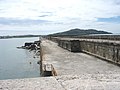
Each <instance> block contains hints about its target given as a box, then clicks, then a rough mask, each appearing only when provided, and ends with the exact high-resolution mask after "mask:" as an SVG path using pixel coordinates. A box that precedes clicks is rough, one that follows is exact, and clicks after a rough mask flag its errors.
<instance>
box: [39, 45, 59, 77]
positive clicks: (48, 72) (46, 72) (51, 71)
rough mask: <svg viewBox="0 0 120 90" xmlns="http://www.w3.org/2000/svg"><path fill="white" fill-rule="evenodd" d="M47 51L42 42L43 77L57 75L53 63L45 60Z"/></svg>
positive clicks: (41, 62) (41, 61)
mask: <svg viewBox="0 0 120 90" xmlns="http://www.w3.org/2000/svg"><path fill="white" fill-rule="evenodd" d="M44 55H45V52H44V48H43V45H42V43H40V61H39V64H40V75H41V76H43V77H47V76H57V73H56V70H55V68H54V67H53V65H52V64H50V63H48V62H45V61H46V58H45V57H44Z"/></svg>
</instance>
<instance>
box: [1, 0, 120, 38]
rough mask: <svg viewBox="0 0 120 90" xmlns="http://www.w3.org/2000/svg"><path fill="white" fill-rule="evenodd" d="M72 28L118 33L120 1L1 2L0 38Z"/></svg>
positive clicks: (48, 32) (119, 28)
mask: <svg viewBox="0 0 120 90" xmlns="http://www.w3.org/2000/svg"><path fill="white" fill-rule="evenodd" d="M74 28H80V29H97V30H103V31H108V32H112V33H120V0H0V36H1V35H21V34H22V35H24V34H42V35H44V34H45V35H46V34H51V33H56V32H62V31H67V30H69V29H74Z"/></svg>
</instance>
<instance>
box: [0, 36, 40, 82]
mask: <svg viewBox="0 0 120 90" xmlns="http://www.w3.org/2000/svg"><path fill="white" fill-rule="evenodd" d="M38 39H39V38H13V39H0V80H2V79H18V78H33V77H40V69H39V68H40V66H39V64H37V61H39V60H40V59H39V57H38V58H33V57H34V55H35V52H33V51H32V52H30V51H29V50H25V49H17V48H16V47H18V46H22V45H24V43H25V42H33V41H36V40H38ZM30 63H31V64H30Z"/></svg>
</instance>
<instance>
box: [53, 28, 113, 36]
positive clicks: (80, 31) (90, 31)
mask: <svg viewBox="0 0 120 90" xmlns="http://www.w3.org/2000/svg"><path fill="white" fill-rule="evenodd" d="M89 34H112V33H110V32H106V31H98V30H95V29H87V30H84V29H78V28H76V29H71V30H69V31H65V32H60V33H55V34H51V35H52V36H79V35H89Z"/></svg>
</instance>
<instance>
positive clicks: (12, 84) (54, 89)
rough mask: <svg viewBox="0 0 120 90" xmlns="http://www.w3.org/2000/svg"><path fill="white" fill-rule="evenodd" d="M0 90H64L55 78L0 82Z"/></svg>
mask: <svg viewBox="0 0 120 90" xmlns="http://www.w3.org/2000/svg"><path fill="white" fill-rule="evenodd" d="M0 90H64V88H63V87H62V86H61V85H60V84H59V83H58V81H57V80H56V79H55V78H54V77H45V78H44V77H41V78H29V79H11V80H0Z"/></svg>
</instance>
